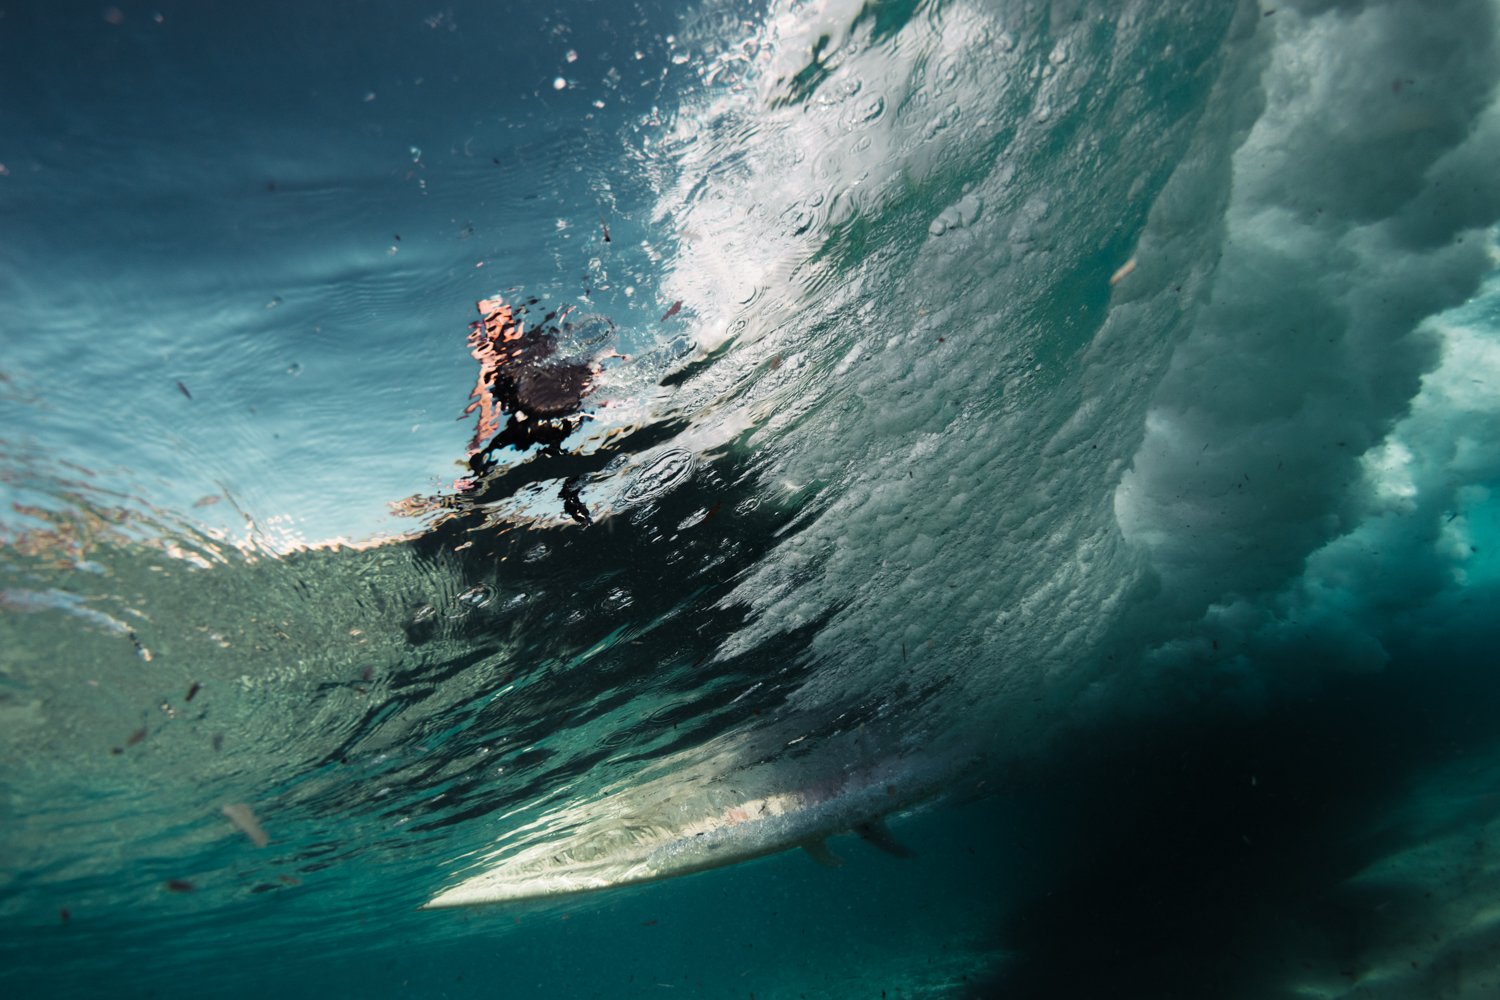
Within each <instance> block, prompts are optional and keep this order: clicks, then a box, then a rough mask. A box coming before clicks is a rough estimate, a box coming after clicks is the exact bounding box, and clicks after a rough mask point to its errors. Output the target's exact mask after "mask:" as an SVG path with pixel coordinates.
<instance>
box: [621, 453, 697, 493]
mask: <svg viewBox="0 0 1500 1000" xmlns="http://www.w3.org/2000/svg"><path fill="white" fill-rule="evenodd" d="M692 471H693V454H692V452H690V451H687V450H686V449H683V448H673V449H671V450H670V451H666V452H663V453H662V454H661V455H659V456H657V457H656V459H654V460H653V461H652V462H651V464H650V465H648V466H646V467H645V468H644V469H642V470H641V471H640V472H639V473H637V474H636V477H635V478H634V479H632V480H631V481H630V485H628V486H626V487H625V493H624V499H625V502H626V503H640V502H641V501H643V500H650V499H652V498H654V497H659V496H661V495H662V494H663V493H665V492H667V491H668V490H670V489H671V488H672V487H674V486H676V485H678V484H679V483H681V482H682V481H683V480H684V479H686V478H687V477H688V474H689V473H691V472H692Z"/></svg>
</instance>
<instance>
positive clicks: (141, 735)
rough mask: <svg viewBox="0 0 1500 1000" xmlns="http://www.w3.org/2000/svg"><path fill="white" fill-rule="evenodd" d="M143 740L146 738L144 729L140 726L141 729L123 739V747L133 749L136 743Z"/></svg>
mask: <svg viewBox="0 0 1500 1000" xmlns="http://www.w3.org/2000/svg"><path fill="white" fill-rule="evenodd" d="M145 738H146V727H145V726H142V727H141V728H139V729H137V730H136V731H135V732H133V733H131V734H130V735H129V736H127V737H126V738H125V745H126V746H127V747H133V746H135V745H136V744H137V743H139V742H140V741H141V740H143V739H145Z"/></svg>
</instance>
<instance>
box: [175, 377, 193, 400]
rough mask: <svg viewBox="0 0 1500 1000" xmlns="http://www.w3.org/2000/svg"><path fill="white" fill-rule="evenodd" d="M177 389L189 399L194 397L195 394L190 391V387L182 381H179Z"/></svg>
mask: <svg viewBox="0 0 1500 1000" xmlns="http://www.w3.org/2000/svg"><path fill="white" fill-rule="evenodd" d="M177 391H178V392H180V393H182V394H183V395H184V396H186V397H187V398H188V399H192V398H193V394H192V393H191V392H188V387H187V386H185V385H183V384H182V382H181V381H179V382H178V383H177Z"/></svg>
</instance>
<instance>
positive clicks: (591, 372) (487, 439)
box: [464, 297, 600, 524]
mask: <svg viewBox="0 0 1500 1000" xmlns="http://www.w3.org/2000/svg"><path fill="white" fill-rule="evenodd" d="M535 302H536V300H535V299H531V300H530V303H531V304H535ZM478 307H479V313H480V317H481V318H480V319H479V320H478V321H477V322H475V323H474V324H473V325H472V327H471V328H470V331H469V350H470V353H472V354H473V355H474V358H475V360H476V361H478V362H479V379H478V381H477V382H476V383H475V385H474V391H473V393H472V394H471V395H472V398H473V402H471V403H470V404H469V406H468V408H467V409H466V410H464V413H465V414H469V413H473V412H474V411H475V410H478V411H479V426H478V427H477V428H475V431H474V439H473V440H472V441H471V442H470V444H469V468H470V470H471V471H472V472H473V473H474V474H475V475H476V476H479V475H483V474H484V473H485V472H487V471H489V470H490V469H491V468H492V467H493V465H494V462H493V459H492V458H491V456H492V455H493V454H494V453H495V452H497V451H499V450H500V449H502V448H506V447H510V448H514V449H516V450H517V451H526V450H527V449H529V448H531V447H532V446H533V445H535V446H539V447H540V448H541V451H542V453H543V454H548V455H560V454H562V447H561V446H562V442H563V441H564V440H566V439H567V437H568V435H570V434H572V433H573V432H574V431H576V430H577V429H578V428H579V426H580V425H581V424H582V423H583V421H584V419H585V418H584V414H583V412H582V411H583V400H584V397H585V396H587V395H588V394H589V393H590V392H591V391H592V390H593V388H594V380H595V378H597V377H598V375H599V372H600V368H599V366H598V364H597V363H595V362H592V361H585V360H580V359H577V358H562V359H558V358H555V357H554V355H556V354H557V340H558V330H557V327H556V326H552V325H549V324H551V323H552V321H553V320H556V319H558V317H559V313H556V312H553V313H548V314H547V315H546V316H545V317H544V318H543V320H542V323H541V324H539V325H537V326H533V327H530V328H528V327H527V326H526V324H525V323H524V322H523V321H522V316H523V315H524V311H525V310H524V306H522V307H518V308H512V307H511V306H510V305H509V304H508V303H506V302H505V301H504V300H502V299H500V298H499V297H496V298H490V299H484V300H482V301H480V302H479V303H478ZM562 315H566V310H564V311H562ZM502 416H504V417H505V426H504V427H501V426H500V418H501V417H502ZM578 492H579V491H578V488H577V486H576V485H575V484H573V483H571V482H569V483H567V484H564V486H563V489H562V499H563V507H564V510H566V512H567V513H568V515H569V516H570V517H572V518H573V519H574V520H575V521H577V522H579V523H580V524H588V523H589V521H590V518H589V512H588V509H587V508H586V507H585V506H584V505H583V503H582V501H580V500H579V498H578Z"/></svg>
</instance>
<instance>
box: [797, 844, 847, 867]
mask: <svg viewBox="0 0 1500 1000" xmlns="http://www.w3.org/2000/svg"><path fill="white" fill-rule="evenodd" d="M802 849H803V850H804V851H806V852H807V856H808V857H810V858H812V859H813V860H814V861H816V862H817V863H818V864H820V865H822V866H823V867H824V868H838V867H840V866H842V865H843V863H844V859H843V858H841V857H839V856H838V855H837V854H834V853H833V852H832V851H830V850H829V849H828V844H827V842H826V841H824V840H823V839H822V838H819V839H817V840H804V841H803V842H802Z"/></svg>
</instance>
